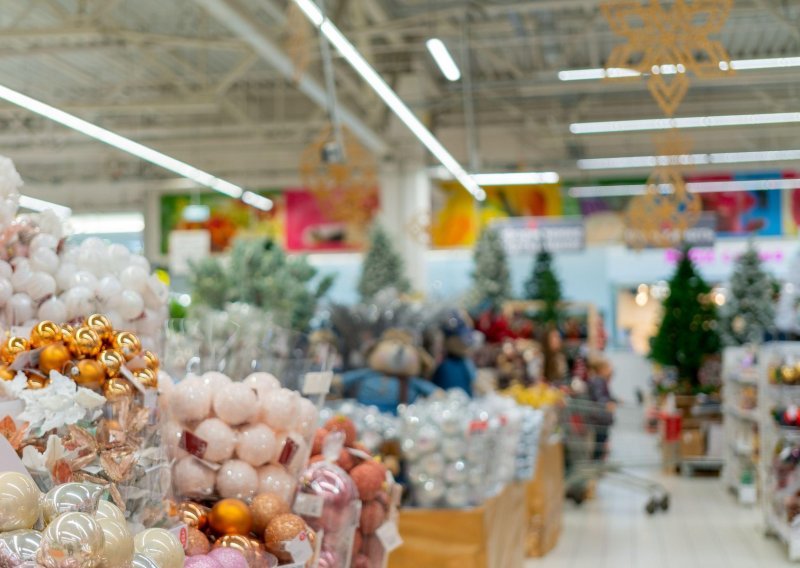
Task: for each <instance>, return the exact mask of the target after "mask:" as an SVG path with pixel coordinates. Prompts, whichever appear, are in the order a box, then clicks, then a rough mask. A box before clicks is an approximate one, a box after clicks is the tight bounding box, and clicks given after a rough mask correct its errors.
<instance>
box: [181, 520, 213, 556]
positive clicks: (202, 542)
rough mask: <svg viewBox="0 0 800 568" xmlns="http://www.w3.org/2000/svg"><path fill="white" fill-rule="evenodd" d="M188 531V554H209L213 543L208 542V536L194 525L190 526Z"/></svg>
mask: <svg viewBox="0 0 800 568" xmlns="http://www.w3.org/2000/svg"><path fill="white" fill-rule="evenodd" d="M187 532H188V534H187V537H186V556H197V555H199V554H208V551H209V550H211V543H210V542H208V537H207V536H206V535H205V534H203V533H202V532H201V531H199V530H197V529H196V528H194V527H189V530H188V531H187Z"/></svg>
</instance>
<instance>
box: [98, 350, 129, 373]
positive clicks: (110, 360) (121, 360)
mask: <svg viewBox="0 0 800 568" xmlns="http://www.w3.org/2000/svg"><path fill="white" fill-rule="evenodd" d="M97 360H98V361H99V362H100V364H101V365H103V367H104V368H105V371H106V374H107V375H108V376H109V377H111V378H113V377H116V376H118V375H119V371H120V369H121V368H122V366H123V365H124V364H125V357H123V356H122V353H120V352H119V351H115V350H114V349H106V350H105V351H103V352H101V353H100V356H99V357H98V358H97Z"/></svg>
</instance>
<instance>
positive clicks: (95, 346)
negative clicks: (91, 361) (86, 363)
mask: <svg viewBox="0 0 800 568" xmlns="http://www.w3.org/2000/svg"><path fill="white" fill-rule="evenodd" d="M74 338H75V342H74V343H72V344H71V345H70V350H71V351H72V353H73V354H74V355H76V356H78V357H96V356H97V355H98V353H100V350H101V349H102V348H103V342H102V340H101V339H100V336H99V335H97V332H96V331H95V330H93V329H92V328H91V327H86V326H82V327H79V328H78V329H76V330H75V334H74Z"/></svg>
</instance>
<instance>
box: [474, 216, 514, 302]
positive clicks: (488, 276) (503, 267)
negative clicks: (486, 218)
mask: <svg viewBox="0 0 800 568" xmlns="http://www.w3.org/2000/svg"><path fill="white" fill-rule="evenodd" d="M473 260H474V262H475V270H474V271H473V273H472V282H473V284H472V294H471V295H472V302H471V304H472V306H474V307H475V308H479V309H497V308H499V307H500V306H501V305H502V304H503V302H504V301H506V300H508V299H509V298H510V297H511V278H510V276H509V271H508V259H507V257H506V251H505V249H504V248H503V241H502V239H501V238H500V235H499V234H498V233H497V232H496V231H493V230H491V229H488V228H487V229H484V230H483V232H482V233H481V236H480V238H479V239H478V243H477V244H476V245H475V252H474V254H473Z"/></svg>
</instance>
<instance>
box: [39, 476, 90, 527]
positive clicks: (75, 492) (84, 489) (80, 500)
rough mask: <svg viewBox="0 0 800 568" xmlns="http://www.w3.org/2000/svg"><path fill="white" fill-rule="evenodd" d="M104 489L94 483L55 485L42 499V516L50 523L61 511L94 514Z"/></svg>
mask: <svg viewBox="0 0 800 568" xmlns="http://www.w3.org/2000/svg"><path fill="white" fill-rule="evenodd" d="M103 491H105V489H104V487H103V486H102V485H96V484H94V483H63V484H61V485H56V486H55V487H53V488H52V489H51V490H50V491H48V492H47V494H45V496H44V498H43V499H42V517H43V518H44V522H45V523H50V522H52V521H53V519H55V518H56V517H58V516H59V515H61V514H62V513H72V512H77V513H90V514H92V515H93V514H95V513H96V512H97V507H98V505H99V503H100V497H101V495H102V494H103Z"/></svg>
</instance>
